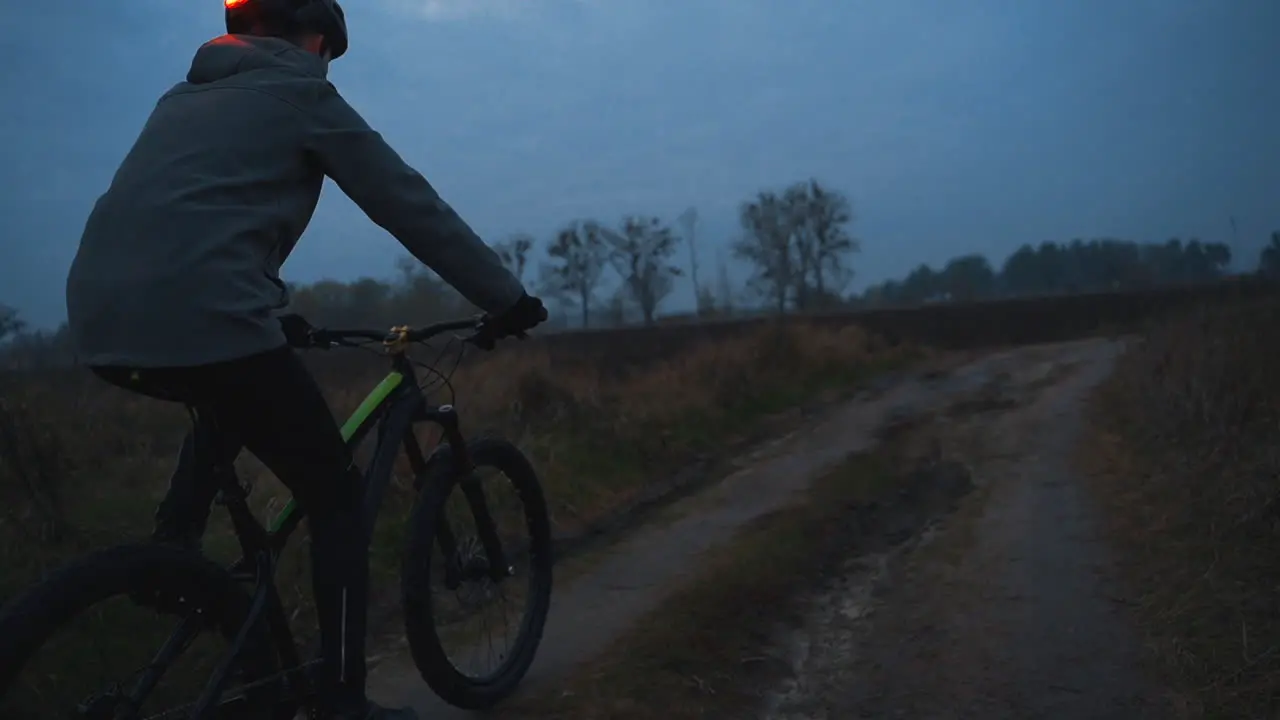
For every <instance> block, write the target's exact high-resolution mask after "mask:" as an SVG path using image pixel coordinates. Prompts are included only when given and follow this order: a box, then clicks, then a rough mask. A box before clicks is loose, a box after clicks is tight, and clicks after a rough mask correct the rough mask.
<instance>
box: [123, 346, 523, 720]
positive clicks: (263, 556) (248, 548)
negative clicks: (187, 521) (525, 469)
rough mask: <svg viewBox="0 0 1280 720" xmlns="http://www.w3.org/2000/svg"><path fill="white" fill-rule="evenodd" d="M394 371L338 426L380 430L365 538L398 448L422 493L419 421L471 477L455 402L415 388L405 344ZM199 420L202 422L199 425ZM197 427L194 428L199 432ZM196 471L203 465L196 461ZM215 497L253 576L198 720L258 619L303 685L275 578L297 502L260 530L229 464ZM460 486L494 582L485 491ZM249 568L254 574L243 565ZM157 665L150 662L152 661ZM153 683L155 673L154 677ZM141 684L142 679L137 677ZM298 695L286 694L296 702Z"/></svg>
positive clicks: (498, 575)
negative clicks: (435, 428)
mask: <svg viewBox="0 0 1280 720" xmlns="http://www.w3.org/2000/svg"><path fill="white" fill-rule="evenodd" d="M389 353H390V356H391V363H392V370H391V373H390V374H388V375H387V376H386V377H385V378H384V379H383V380H382V381H381V382H380V383H378V385H377V386H375V387H374V389H373V390H372V391H371V392H370V393H369V395H368V396H367V397H366V398H365V399H364V400H363V401H362V402H361V403H360V405H359V406H358V407H357V408H356V410H355V412H354V413H353V414H352V415H351V416H350V418H348V419H347V421H346V422H345V423H344V424H343V425H342V436H343V439H344V440H346V441H347V444H348V445H349V446H351V447H353V448H354V447H355V446H357V445H359V443H360V442H361V441H363V440H364V439H365V438H366V437H367V436H368V434H369V433H370V432H371V431H373V430H374V429H375V428H376V429H377V445H376V448H375V450H374V455H373V459H372V461H371V463H370V465H369V467H368V468H367V469H366V472H365V476H364V479H365V494H364V508H363V512H362V516H363V520H364V528H365V533H366V536H365V540H366V543H367V542H369V541H370V540H371V539H372V533H373V528H374V524H375V522H376V520H377V517H378V513H379V511H380V509H381V506H382V500H383V496H384V494H385V492H386V489H387V485H388V484H389V483H390V480H391V477H392V470H393V465H394V463H395V459H396V456H397V455H398V454H399V452H400V450H401V448H403V449H404V450H405V451H406V455H407V456H408V458H409V464H410V469H411V470H412V472H413V474H414V478H415V481H414V489H415V490H420V489H421V484H422V482H423V481H424V479H425V478H427V477H428V474H427V473H428V469H429V468H430V466H431V463H432V462H434V461H435V459H436V453H435V452H433V453H432V455H431V457H430V458H424V456H423V454H422V448H421V445H420V444H419V442H418V440H417V437H416V436H415V435H414V433H413V428H414V426H415V425H417V424H418V423H421V422H432V423H435V424H437V425H439V426H440V427H441V429H442V430H443V440H444V442H443V443H442V445H441V446H440V448H437V450H439V449H443V448H446V447H447V449H448V451H449V453H450V454H451V455H452V466H453V468H454V469H455V471H456V472H457V473H458V474H459V475H460V476H462V477H463V478H464V479H465V478H467V477H469V476H470V474H471V470H472V466H471V460H470V456H469V454H468V452H467V445H466V441H465V440H464V439H463V435H462V431H461V429H460V427H459V420H458V414H457V411H456V410H455V409H454V408H453V406H452V405H436V406H432V405H429V404H428V403H427V398H426V396H425V394H424V393H423V392H422V390H421V389H420V388H419V386H418V380H417V375H416V373H415V372H414V367H413V363H412V362H410V361H409V359H408V357H407V356H406V354H405V348H404V347H403V345H401V346H392V347H390V348H389ZM197 425H199V423H197ZM199 431H200V429H199V427H197V432H199ZM197 466H198V467H197V468H195V470H196V471H197V472H199V471H203V470H206V469H205V468H204V467H203V466H199V463H197ZM219 474H220V478H219V486H220V495H219V502H220V504H223V505H225V506H226V508H227V511H228V513H229V514H230V516H231V521H232V525H233V526H234V528H235V532H236V535H237V537H238V538H239V541H240V546H241V549H242V550H243V553H244V555H243V556H242V557H241V558H240V560H238V561H236V563H234V564H233V565H232V566H231V569H230V571H231V573H232V574H233V575H235V576H237V577H240V578H243V579H246V580H247V579H250V578H254V579H256V586H255V589H254V592H253V596H252V602H251V605H250V610H249V614H248V617H247V618H246V620H245V623H244V625H243V626H242V627H241V629H240V631H239V633H238V634H237V636H236V638H235V639H234V640H233V642H232V644H231V647H230V648H229V649H228V651H227V655H226V657H225V658H223V660H222V661H221V662H220V663H219V664H218V667H217V669H216V670H215V671H214V674H213V676H212V677H211V678H210V679H209V681H208V683H207V684H206V685H205V688H204V690H203V692H202V693H201V696H200V699H199V700H197V702H196V703H195V705H194V708H193V712H192V715H191V716H190V717H192V718H195V719H197V720H199V719H200V718H204V717H206V716H207V715H208V713H209V712H210V710H212V709H213V708H214V706H215V705H216V704H218V701H219V698H220V697H221V694H222V691H223V689H224V687H225V685H226V682H227V680H228V679H229V677H230V675H231V670H232V668H233V667H234V663H235V660H236V658H237V656H238V655H239V653H240V652H241V650H242V649H243V648H244V645H245V643H246V642H247V640H248V637H249V633H250V631H251V630H252V628H253V627H254V626H255V625H256V624H257V623H258V621H259V620H261V619H263V617H264V615H265V619H266V621H267V623H268V630H269V632H270V638H271V642H272V644H273V645H274V647H275V650H276V652H277V653H278V657H279V660H280V666H281V668H282V670H283V679H285V680H287V681H288V682H290V683H293V682H301V683H302V684H303V685H304V686H305V684H306V678H305V674H304V671H305V669H306V666H304V665H302V663H301V659H300V658H299V657H298V650H297V647H296V645H295V644H294V640H293V634H292V632H291V631H290V630H289V624H288V616H287V614H286V612H285V609H284V604H283V603H282V602H281V600H280V595H279V593H278V592H277V590H276V587H275V583H274V576H275V570H276V567H277V562H278V560H279V556H280V553H281V552H282V551H283V550H284V547H285V545H286V544H287V543H288V540H289V537H290V536H291V535H292V533H293V531H294V530H296V529H297V527H298V525H299V523H301V521H302V517H303V512H302V508H301V507H300V506H298V504H297V502H296V501H295V500H294V499H292V498H291V499H290V500H289V502H288V503H287V504H286V505H285V507H284V508H283V509H282V510H281V512H280V513H279V514H278V515H277V516H276V517H275V519H274V520H273V521H272V522H271V524H270V526H269V529H267V528H264V527H263V525H262V524H261V523H259V522H258V520H257V519H256V518H255V517H254V516H253V513H252V511H251V510H250V509H249V505H248V492H247V491H246V489H245V488H244V487H243V486H242V485H241V484H240V482H239V480H238V478H236V476H235V473H234V469H232V468H229V467H227V468H221V469H219ZM461 487H462V489H463V493H464V495H465V497H466V499H467V503H468V505H469V506H470V509H471V512H472V514H473V516H474V517H475V522H476V529H477V534H478V536H479V540H480V542H481V545H482V546H483V547H484V550H485V554H486V555H487V556H488V560H489V567H490V573H491V576H492V577H493V579H494V580H495V581H498V580H501V579H503V578H505V577H506V576H507V574H508V572H509V570H508V565H507V561H506V558H505V554H504V552H503V549H502V545H501V542H500V541H499V538H498V534H497V529H496V527H495V526H494V523H493V518H492V516H491V515H490V513H489V508H488V505H487V503H486V501H485V497H484V493H483V492H482V491H481V489H480V487H479V485H478V484H477V483H468V482H462V483H461ZM437 526H438V528H439V530H438V535H437V540H438V542H439V543H440V548H441V550H442V551H443V553H444V555H445V557H446V558H450V559H452V558H454V557H455V556H456V550H457V540H456V538H455V537H454V536H453V532H452V530H451V529H450V528H449V527H448V524H447V523H438V524H437ZM250 566H252V575H248V572H249V570H248V568H249V567H250ZM458 575H459V571H458V568H457V567H455V563H454V562H452V561H451V562H448V563H446V568H445V582H446V584H447V585H449V586H450V587H456V585H457V583H458V582H459V580H458ZM186 628H187V623H183V624H182V625H181V626H180V627H179V629H178V630H177V631H175V633H174V637H171V638H170V642H168V643H166V644H165V647H164V648H163V649H162V650H161V651H160V656H158V657H157V660H159V659H160V657H163V656H165V655H166V653H167V652H168V651H169V649H170V646H171V645H173V640H174V639H175V638H176V637H177V636H178V635H180V634H181V633H183V632H184V629H186ZM153 666H154V664H153ZM155 680H156V681H158V676H157V677H156V678H155ZM142 682H143V683H146V682H147V680H146V679H144V680H143V681H142ZM297 695H298V693H290V697H291V699H294V698H295V697H296V696H297Z"/></svg>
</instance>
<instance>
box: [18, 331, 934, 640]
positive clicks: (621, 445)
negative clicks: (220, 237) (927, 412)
mask: <svg viewBox="0 0 1280 720" xmlns="http://www.w3.org/2000/svg"><path fill="white" fill-rule="evenodd" d="M914 354H915V352H914V351H912V350H910V349H908V348H904V347H901V346H897V347H889V346H887V345H885V344H883V343H881V342H879V341H877V340H876V339H875V338H872V337H869V336H868V335H867V334H865V333H864V332H862V331H861V330H859V329H857V328H852V327H848V328H833V329H825V328H819V327H815V326H810V325H806V324H790V325H782V326H776V327H764V328H759V329H756V330H753V331H752V332H750V333H744V334H742V335H740V336H736V337H730V338H726V339H721V340H718V341H717V342H714V343H708V344H706V345H704V346H702V347H697V348H694V349H692V350H690V351H687V352H685V353H683V354H681V355H679V356H676V357H672V358H669V359H665V360H661V361H658V362H654V363H650V364H649V365H647V366H646V367H644V368H641V369H638V370H636V371H634V372H630V373H625V374H621V376H620V374H619V373H616V372H612V373H606V372H602V369H601V368H594V367H591V366H587V365H575V366H565V365H564V364H563V363H553V361H552V360H551V359H550V356H549V355H548V354H547V353H546V351H545V350H543V349H540V348H537V347H536V346H535V347H531V348H523V349H518V350H513V351H509V352H503V353H495V354H494V355H492V356H489V357H483V358H478V359H477V360H474V361H468V363H466V364H464V367H463V368H462V369H460V370H459V371H458V373H457V374H456V375H455V377H454V385H455V386H456V388H457V401H456V405H457V407H458V408H459V410H460V412H461V413H462V418H463V422H464V429H465V430H466V431H467V432H469V433H474V432H478V431H481V430H496V431H499V432H501V433H503V434H505V435H507V436H508V437H511V438H512V439H513V440H515V441H517V442H518V443H519V444H520V446H521V447H522V448H523V449H524V450H525V451H526V452H527V453H528V454H529V455H530V456H531V458H532V459H533V461H534V464H535V466H536V467H537V468H538V469H539V472H540V474H541V476H542V479H543V482H544V484H545V487H546V493H547V496H548V499H549V502H550V506H551V512H552V516H553V523H554V526H555V529H556V530H557V531H558V532H561V533H572V532H573V531H574V530H575V529H577V528H581V527H585V526H587V525H589V524H591V523H593V522H595V521H596V520H598V519H600V518H601V517H602V516H606V515H608V514H609V513H610V512H611V511H613V510H614V509H616V508H619V507H621V506H625V505H626V504H627V502H628V500H629V499H631V498H633V497H635V496H636V495H637V494H638V493H639V492H641V491H642V490H643V489H644V487H645V486H646V485H647V484H649V483H652V482H654V481H657V480H663V479H665V478H666V477H667V476H668V475H670V474H671V473H672V472H674V471H675V470H677V469H678V468H680V467H681V466H682V465H685V464H687V463H689V462H690V461H691V460H692V459H694V458H697V457H700V456H705V455H707V454H713V453H715V452H716V451H717V450H718V448H720V447H721V446H723V445H724V444H726V443H727V442H729V441H730V440H731V439H732V438H733V437H735V436H736V435H739V434H742V433H746V432H749V431H751V430H752V429H753V426H757V425H759V424H760V422H761V420H762V419H763V418H765V417H766V416H768V415H770V414H771V413H775V412H777V411H780V410H783V409H786V408H787V407H790V406H792V405H794V404H796V403H800V402H803V401H805V400H807V399H809V398H812V397H814V396H815V395H818V394H820V393H822V392H825V391H829V390H831V389H832V388H851V387H853V386H856V385H857V384H858V382H859V381H860V380H862V379H864V378H866V377H868V376H869V375H870V374H872V373H874V372H876V371H878V370H880V369H882V368H887V367H892V366H894V365H896V364H898V363H900V362H901V361H903V360H906V359H908V358H909V357H912V356H914ZM424 359H425V358H424ZM315 367H316V371H317V375H318V377H320V379H321V381H322V383H323V384H324V385H325V387H326V388H328V391H329V394H330V399H331V402H332V405H333V407H334V409H335V414H337V415H338V416H345V414H346V413H347V412H349V411H350V410H352V409H353V408H354V407H355V405H356V404H357V403H358V402H359V400H360V399H361V398H362V396H363V393H364V392H365V391H366V390H367V389H369V388H371V387H372V386H373V385H374V383H375V382H376V381H377V379H378V377H379V376H380V375H381V374H382V373H383V372H385V370H386V366H385V363H384V362H381V361H377V360H371V361H370V362H360V361H358V360H345V359H339V358H333V357H332V356H328V357H321V358H317V359H316V361H315ZM14 378H19V379H21V381H22V384H21V385H20V386H19V385H16V384H14V383H13V382H12V381H13V379H14ZM0 380H3V378H0ZM0 398H2V399H3V406H0V602H2V601H3V600H4V599H5V598H6V597H8V596H10V595H12V594H13V593H16V592H18V591H20V590H21V589H23V588H25V587H27V586H28V585H29V584H31V583H32V582H35V581H36V580H37V579H38V578H39V576H40V574H41V573H43V572H44V571H46V570H48V569H51V568H52V567H55V566H57V565H58V564H61V563H62V562H64V561H65V560H67V559H68V558H70V557H74V556H77V555H80V554H83V553H84V552H86V551H88V550H91V549H93V548H98V547H103V546H106V545H109V544H113V543H117V542H121V541H125V540H131V539H136V538H138V537H141V536H144V535H145V534H146V533H147V532H149V530H150V526H151V513H152V511H153V508H154V507H155V504H156V503H157V502H158V501H159V499H160V498H161V497H162V495H163V493H164V491H165V488H166V484H167V479H168V475H169V472H170V471H171V469H172V464H173V459H174V457H175V453H176V450H177V447H178V445H179V442H180V439H181V436H182V434H183V433H184V432H185V431H186V428H187V424H186V417H185V414H184V413H183V412H182V410H181V409H180V408H177V407H170V406H166V405H165V404H162V403H159V402H156V401H151V400H148V399H145V398H140V397H134V396H131V395H129V394H127V393H125V392H123V391H119V390H116V389H114V388H110V387H108V386H106V385H105V384H104V383H101V382H100V381H97V380H96V379H94V378H92V377H90V376H89V374H88V373H83V372H80V371H74V372H73V371H67V372H52V371H51V372H49V373H44V374H41V375H24V376H14V377H12V378H10V384H9V385H8V386H7V387H0ZM423 432H424V433H427V432H428V431H427V430H424V431H423ZM427 439H428V440H429V439H430V438H427ZM242 463H243V465H244V467H243V468H242V470H243V474H244V475H245V476H247V477H256V478H257V479H258V482H257V487H256V489H255V491H254V494H253V496H252V502H253V504H254V505H255V508H256V509H257V510H258V511H259V512H260V514H261V515H262V516H264V517H265V516H267V515H269V514H270V513H271V512H272V511H273V510H274V509H277V508H279V507H280V506H281V505H282V504H283V502H284V500H285V498H286V497H287V492H286V491H285V490H284V488H283V487H282V486H280V485H279V484H278V483H277V482H276V481H275V480H274V479H273V478H270V477H269V475H268V474H267V473H265V472H264V471H263V470H262V468H261V467H259V466H257V464H256V462H255V461H253V460H252V458H245V459H243V460H242ZM411 487H412V486H411V479H410V478H409V476H408V472H407V468H403V467H402V468H400V469H399V472H398V473H397V477H396V479H395V481H394V482H393V484H392V487H391V489H390V490H389V495H388V497H387V499H386V505H385V506H384V512H383V519H382V521H380V523H379V528H378V531H377V533H376V535H375V542H374V548H373V559H374V573H375V587H378V588H392V587H394V586H395V583H396V582H397V581H398V580H397V578H396V569H397V568H398V562H399V552H400V546H401V542H400V541H401V539H402V538H403V529H402V523H401V522H399V520H400V519H402V518H404V517H405V516H406V515H407V513H408V510H409V507H410V504H411V500H412V497H411V492H412V490H411ZM228 525H229V524H228V523H227V522H226V520H225V518H223V517H222V516H221V514H220V513H219V512H217V509H216V508H215V512H214V515H213V521H212V522H211V524H210V530H209V534H208V535H207V538H206V550H207V551H208V552H210V554H212V555H214V556H215V557H220V558H225V559H227V560H230V559H232V558H233V556H234V552H235V543H234V539H233V537H232V536H231V535H230V531H229V527H228ZM302 546H304V543H302V542H295V543H294V545H293V549H292V551H291V552H290V553H289V554H288V555H287V556H286V558H284V561H283V565H282V568H281V571H280V575H279V580H280V583H281V591H282V594H283V595H284V597H285V599H286V602H288V603H290V604H292V605H293V606H294V607H295V608H296V610H297V613H296V615H295V621H296V627H297V629H298V630H299V631H300V632H301V633H302V634H303V635H304V636H305V635H308V634H309V632H308V631H309V630H310V629H311V628H313V627H314V625H313V622H312V620H311V617H310V608H309V605H310V603H309V600H310V591H309V582H308V580H307V575H306V572H305V570H306V568H305V564H306V563H305V562H304V561H303V558H304V553H302V552H300V548H301V547H302ZM387 596H388V597H391V596H392V595H391V594H390V593H388V594H387Z"/></svg>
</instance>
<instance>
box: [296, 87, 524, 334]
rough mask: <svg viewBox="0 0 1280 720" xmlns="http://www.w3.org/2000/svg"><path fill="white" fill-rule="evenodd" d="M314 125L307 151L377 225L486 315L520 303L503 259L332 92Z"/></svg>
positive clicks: (318, 107)
mask: <svg viewBox="0 0 1280 720" xmlns="http://www.w3.org/2000/svg"><path fill="white" fill-rule="evenodd" d="M309 120H310V123H309V126H308V130H309V132H308V138H307V148H308V149H309V150H310V152H311V153H312V154H313V155H314V156H315V157H316V159H317V160H318V162H319V163H320V165H321V167H322V168H323V169H324V172H325V174H326V175H328V176H329V177H330V178H332V179H333V181H334V182H335V183H337V184H338V187H340V188H342V191H343V192H344V193H346V194H347V197H349V198H351V199H352V200H353V201H354V202H355V203H356V205H359V206H360V209H361V210H364V212H365V214H366V215H368V216H369V219H370V220H372V221H374V222H375V223H377V224H378V225H380V226H381V227H382V228H383V229H385V230H386V231H387V232H389V233H391V234H392V235H394V236H395V238H396V239H397V240H399V241H400V243H401V244H402V245H404V246H405V249H407V250H408V251H409V252H410V253H411V254H412V255H413V256H414V257H415V258H417V259H418V260H421V261H422V263H423V264H425V265H426V266H427V267H429V268H431V269H432V270H434V271H436V272H437V273H439V275H440V277H441V278H443V279H444V281H445V282H447V283H449V284H450V285H452V286H453V287H455V288H457V290H458V292H460V293H462V296H463V297H465V298H466V299H467V300H469V301H470V302H472V303H474V304H475V305H476V306H477V307H479V308H480V309H481V310H483V311H485V312H487V313H500V312H503V311H504V310H507V309H509V308H510V307H511V306H512V305H514V304H515V302H516V301H517V300H518V299H520V296H521V295H522V294H523V293H524V287H523V286H522V285H521V284H520V281H519V280H518V279H517V278H516V276H515V275H513V274H512V273H511V271H510V270H508V269H507V268H506V266H504V265H503V264H502V260H501V259H500V258H499V257H498V254H497V253H495V252H494V251H493V249H492V248H490V247H489V246H488V245H486V244H485V243H484V241H482V240H481V239H480V238H479V237H478V236H477V235H476V234H475V232H474V231H472V229H471V228H470V227H469V226H468V225H467V224H466V223H465V222H464V221H463V220H462V218H461V217H459V216H458V213H456V212H454V210H453V208H451V207H449V205H448V203H446V202H445V201H444V200H442V199H441V198H440V195H439V194H438V193H436V191H435V189H434V188H432V187H431V184H430V183H428V182H427V181H426V178H424V177H422V175H420V174H419V173H418V172H417V171H416V170H414V169H413V168H411V167H409V165H408V164H407V163H405V161H404V160H402V159H401V158H400V155H399V154H397V153H396V151H395V150H392V149H391V146H389V145H387V143H386V141H385V140H383V139H382V136H381V135H380V134H378V133H377V132H375V131H374V130H373V129H372V128H370V127H369V124H368V123H366V122H365V121H364V118H362V117H361V116H360V114H359V113H357V112H356V111H355V109H354V108H352V107H351V106H350V105H348V104H347V101H346V100H345V99H343V97H342V96H341V95H339V94H338V92H337V90H335V89H333V88H332V86H330V87H329V88H327V89H326V91H325V93H324V94H323V96H322V97H321V98H320V99H319V100H318V102H317V103H316V104H315V105H314V106H313V108H312V112H311V115H310V118H309Z"/></svg>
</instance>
